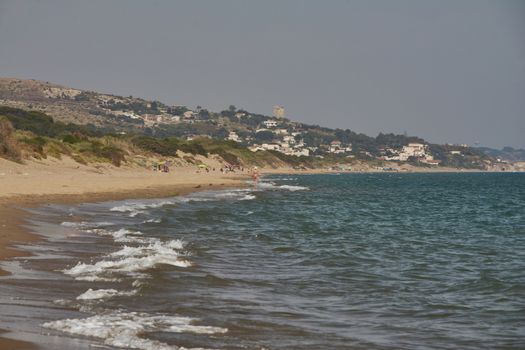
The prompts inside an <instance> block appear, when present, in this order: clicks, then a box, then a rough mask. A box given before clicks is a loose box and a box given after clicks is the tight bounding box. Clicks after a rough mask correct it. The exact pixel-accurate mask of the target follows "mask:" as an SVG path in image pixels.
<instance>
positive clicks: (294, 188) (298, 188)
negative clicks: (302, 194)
mask: <svg viewBox="0 0 525 350" xmlns="http://www.w3.org/2000/svg"><path fill="white" fill-rule="evenodd" d="M279 188H282V189H285V190H288V191H307V190H309V189H310V188H308V187H305V186H292V185H282V186H279Z"/></svg>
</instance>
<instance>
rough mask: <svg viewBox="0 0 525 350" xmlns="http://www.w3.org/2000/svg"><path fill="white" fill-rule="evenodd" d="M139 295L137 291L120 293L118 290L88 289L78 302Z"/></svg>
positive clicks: (78, 298)
mask: <svg viewBox="0 0 525 350" xmlns="http://www.w3.org/2000/svg"><path fill="white" fill-rule="evenodd" d="M135 294H137V291H136V290H132V291H122V292H119V291H118V290H116V289H97V290H93V289H91V288H90V289H88V290H87V291H86V292H84V293H82V294H80V295H79V296H78V297H77V300H96V299H107V298H112V297H115V296H131V295H135Z"/></svg>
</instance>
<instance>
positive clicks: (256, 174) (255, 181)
mask: <svg viewBox="0 0 525 350" xmlns="http://www.w3.org/2000/svg"><path fill="white" fill-rule="evenodd" d="M259 177H260V175H259V169H257V167H256V166H254V167H253V170H252V179H253V186H254V187H257V185H258V184H259Z"/></svg>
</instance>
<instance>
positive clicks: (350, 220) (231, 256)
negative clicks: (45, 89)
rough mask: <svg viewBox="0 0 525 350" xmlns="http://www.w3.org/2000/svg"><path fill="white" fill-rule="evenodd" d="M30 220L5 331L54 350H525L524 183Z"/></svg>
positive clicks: (416, 182)
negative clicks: (33, 238) (31, 237)
mask: <svg viewBox="0 0 525 350" xmlns="http://www.w3.org/2000/svg"><path fill="white" fill-rule="evenodd" d="M33 218H34V219H33V227H34V229H35V230H38V231H39V232H41V233H42V234H43V235H44V236H45V237H46V240H45V241H44V242H43V243H41V244H39V245H36V246H28V247H25V249H29V250H32V251H33V253H35V256H33V257H31V258H24V259H19V260H16V261H11V262H8V263H4V264H3V266H4V267H5V268H8V269H10V270H12V271H14V272H15V274H14V275H13V276H11V277H8V278H2V279H0V328H3V329H11V330H16V331H17V333H16V334H18V335H19V336H20V337H22V338H25V339H30V340H33V341H35V342H37V343H39V344H40V345H41V346H42V347H43V348H49V349H59V348H64V349H65V348H67V349H77V348H78V349H87V348H93V347H102V348H108V349H113V348H136V349H179V348H204V349H524V348H525V174H483V173H480V174H384V173H383V174H341V175H335V174H334V175H301V176H298V175H276V176H270V177H266V178H264V179H263V181H262V182H261V184H260V185H259V186H258V188H252V187H247V188H242V189H229V190H222V191H205V192H199V193H194V194H191V195H188V196H184V197H176V198H164V199H148V200H128V201H120V202H104V203H91V204H89V203H88V204H82V205H75V206H64V205H47V206H44V207H41V208H37V209H35V210H34V211H33Z"/></svg>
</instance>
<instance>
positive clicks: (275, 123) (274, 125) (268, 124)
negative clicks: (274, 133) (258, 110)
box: [263, 119, 277, 128]
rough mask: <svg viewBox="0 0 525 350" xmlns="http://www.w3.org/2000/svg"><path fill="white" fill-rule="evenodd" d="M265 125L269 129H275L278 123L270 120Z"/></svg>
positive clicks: (264, 122)
mask: <svg viewBox="0 0 525 350" xmlns="http://www.w3.org/2000/svg"><path fill="white" fill-rule="evenodd" d="M263 124H264V126H266V127H267V128H275V127H276V126H277V121H275V120H270V119H268V120H265V121H263Z"/></svg>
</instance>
